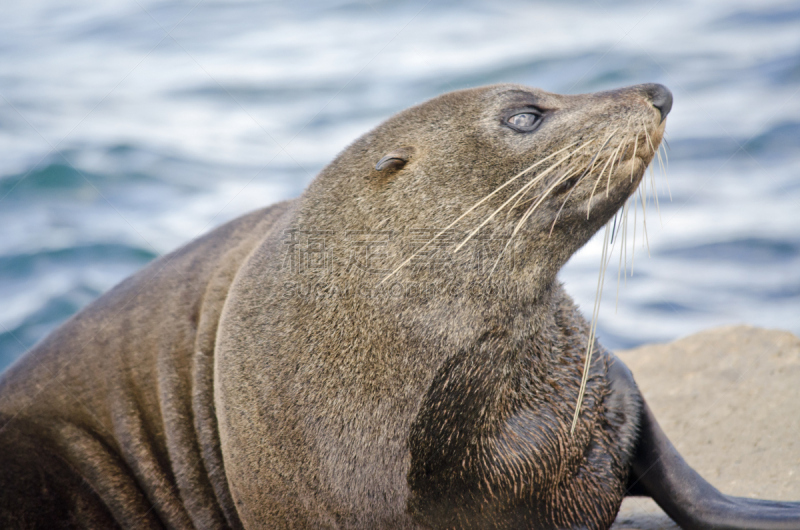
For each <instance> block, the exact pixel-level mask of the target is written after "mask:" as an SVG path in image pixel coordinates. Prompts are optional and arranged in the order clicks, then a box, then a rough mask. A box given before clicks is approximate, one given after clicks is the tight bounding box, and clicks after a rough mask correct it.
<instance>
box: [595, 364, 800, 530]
mask: <svg viewBox="0 0 800 530" xmlns="http://www.w3.org/2000/svg"><path fill="white" fill-rule="evenodd" d="M614 361H615V363H614V364H616V363H619V365H618V369H617V370H609V376H610V377H611V378H612V380H613V381H614V384H615V391H616V386H617V385H619V386H623V385H630V384H633V385H634V387H633V389H635V383H633V381H632V379H630V376H629V375H628V374H629V372H628V371H627V370H626V369H625V370H622V368H623V367H624V365H623V364H622V361H620V360H619V359H616V358H615V359H614ZM625 372H627V373H625ZM628 390H629V391H630V390H632V389H631V388H630V387H629V389H628ZM628 495H647V496H649V497H652V498H653V500H655V501H656V503H658V505H659V506H661V508H662V509H663V510H664V511H665V512H666V513H667V515H669V516H670V517H671V518H672V519H673V520H674V521H675V522H676V523H678V524H679V525H680V527H681V528H684V529H730V530H733V529H742V530H744V529H747V530H790V529H793V530H797V529H798V528H800V503H795V502H778V501H767V500H758V499H747V498H743V497H731V496H728V495H724V494H723V493H720V491H719V490H717V489H716V488H715V487H714V486H712V485H711V484H709V483H708V482H706V480H705V479H703V477H701V476H700V475H699V474H698V473H697V472H696V471H695V470H694V469H692V468H691V467H690V466H689V464H687V463H686V461H685V460H684V459H683V457H682V456H681V455H680V453H678V451H677V450H676V449H675V447H674V446H673V445H672V443H671V442H670V441H669V439H668V438H667V436H666V434H664V431H662V430H661V427H660V426H659V425H658V422H657V421H656V419H655V417H654V416H653V413H652V411H651V410H650V408H649V407H648V406H647V403H645V402H644V400H642V407H641V413H640V418H639V440H638V443H637V446H636V451H635V453H634V456H633V461H632V464H631V478H630V481H629V489H628Z"/></svg>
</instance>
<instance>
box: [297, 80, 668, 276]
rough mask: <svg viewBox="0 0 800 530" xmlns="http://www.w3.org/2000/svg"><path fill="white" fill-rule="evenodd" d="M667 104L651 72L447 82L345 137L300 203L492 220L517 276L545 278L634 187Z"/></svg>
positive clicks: (376, 213) (319, 210)
mask: <svg viewBox="0 0 800 530" xmlns="http://www.w3.org/2000/svg"><path fill="white" fill-rule="evenodd" d="M671 106H672V95H671V94H670V92H669V90H667V89H666V87H664V86H662V85H658V84H645V85H636V86H632V87H628V88H623V89H619V90H613V91H608V92H599V93H594V94H582V95H574V96H564V95H559V94H553V93H549V92H545V91H543V90H539V89H535V88H528V87H524V86H519V85H508V84H506V85H495V86H489V87H483V88H477V89H470V90H462V91H457V92H451V93H448V94H444V95H442V96H440V97H437V98H435V99H432V100H430V101H428V102H425V103H423V104H421V105H418V106H416V107H412V108H410V109H408V110H406V111H404V112H401V113H399V114H398V115H396V116H395V117H393V118H391V119H390V120H388V121H386V122H385V123H383V124H382V125H381V126H380V127H378V128H377V129H375V130H373V131H372V132H370V133H368V134H366V135H365V136H363V137H362V138H360V139H359V140H357V141H356V142H355V143H354V144H352V145H351V146H350V147H349V148H347V149H346V150H345V151H344V152H343V153H342V154H341V155H340V156H339V157H338V158H337V159H336V160H335V161H334V162H333V163H332V164H331V165H330V166H328V168H326V170H325V171H323V173H322V174H321V175H320V176H319V177H318V178H317V180H316V181H315V182H314V183H313V184H312V185H311V187H310V188H309V190H308V191H307V193H306V198H307V200H306V202H305V206H306V207H305V208H304V209H303V211H304V213H305V215H306V216H307V218H308V219H309V220H313V219H314V218H317V219H318V220H320V221H322V220H324V222H325V223H331V221H332V218H336V217H337V212H338V214H339V215H338V216H341V213H342V212H347V218H346V219H342V218H340V219H339V222H341V223H342V225H349V226H353V225H363V226H365V227H376V226H387V225H388V226H390V227H392V228H395V229H396V228H400V227H403V228H408V227H414V226H426V227H438V228H444V227H448V226H449V227H454V228H458V229H462V230H464V231H465V233H467V234H469V233H471V232H473V231H475V230H476V229H478V228H480V229H481V230H486V231H491V232H492V233H494V234H496V235H497V237H506V238H511V244H512V245H513V249H514V251H515V255H517V256H525V260H524V265H525V266H524V267H522V268H521V272H523V273H525V271H527V274H524V276H526V280H530V279H531V278H534V277H535V278H538V279H540V280H544V281H545V282H548V281H552V279H553V278H554V276H555V273H556V272H557V271H558V270H559V269H560V267H561V266H562V265H563V264H564V263H565V262H566V260H567V259H568V258H569V256H570V255H572V253H574V252H575V251H576V250H577V249H578V248H580V247H581V246H582V245H583V244H584V243H585V242H586V241H588V239H589V238H590V237H591V236H592V234H594V233H595V232H596V231H597V230H598V229H599V228H600V227H601V226H602V225H603V224H604V223H605V222H606V221H607V220H608V219H609V218H610V217H611V216H612V215H613V214H614V212H615V211H617V210H618V209H619V208H620V207H621V206H622V204H623V203H624V201H625V199H627V198H628V197H629V196H630V195H631V194H632V193H633V191H634V190H635V189H636V187H637V185H638V184H639V181H640V180H641V178H642V175H643V173H644V170H645V168H646V167H647V165H648V164H649V163H650V161H651V160H652V158H653V156H654V154H655V150H656V148H657V147H658V145H659V143H660V141H661V138H662V135H663V132H664V125H665V117H666V115H667V113H668V112H669V110H670V108H671ZM410 204H413V208H412V207H409V205H410ZM456 220H458V223H457V225H456V226H454V224H453V223H454V221H456ZM476 233H477V232H476ZM512 235H513V237H512Z"/></svg>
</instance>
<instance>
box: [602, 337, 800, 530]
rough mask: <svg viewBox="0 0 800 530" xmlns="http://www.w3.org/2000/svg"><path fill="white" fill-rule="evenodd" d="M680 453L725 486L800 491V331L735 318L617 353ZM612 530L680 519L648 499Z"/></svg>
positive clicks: (799, 495)
mask: <svg viewBox="0 0 800 530" xmlns="http://www.w3.org/2000/svg"><path fill="white" fill-rule="evenodd" d="M617 355H618V356H619V357H620V358H621V359H622V360H623V361H624V362H625V363H626V364H627V365H628V366H629V367H630V369H631V370H632V371H633V375H634V377H635V378H636V382H637V383H638V385H639V388H640V389H641V391H642V393H643V394H644V397H645V399H646V400H647V402H648V404H649V405H650V408H651V409H652V410H653V413H654V414H655V416H656V418H657V419H658V421H659V423H660V424H661V427H662V428H663V429H664V431H665V432H666V433H667V436H669V438H670V440H671V441H672V443H673V444H674V445H675V447H676V448H677V449H678V451H679V452H680V453H681V454H682V455H683V457H684V458H685V459H686V460H687V461H688V462H689V464H690V465H691V466H692V467H694V468H695V469H696V470H697V471H698V472H699V473H700V475H702V476H703V477H704V478H705V479H706V480H708V481H709V482H711V484H713V485H714V486H715V487H717V489H719V490H720V491H722V492H723V493H727V494H731V495H737V496H742V497H757V498H768V499H773V500H800V441H798V435H800V411H798V403H800V338H798V337H796V336H794V335H793V334H791V333H789V332H786V331H777V330H766V329H759V328H753V327H749V326H732V327H724V328H717V329H712V330H708V331H703V332H701V333H698V334H696V335H692V336H690V337H687V338H684V339H681V340H678V341H675V342H672V343H669V344H659V345H648V346H642V347H639V348H636V349H633V350H627V351H621V352H617ZM612 528H613V529H615V530H622V529H626V530H633V529H636V530H657V529H658V530H661V529H665V530H666V529H676V528H678V526H677V525H675V523H673V522H672V520H671V519H669V517H667V516H666V514H664V512H663V511H661V509H660V508H659V507H658V506H657V505H656V504H655V503H654V502H653V501H652V500H651V499H649V498H644V497H629V498H626V499H625V501H624V502H623V503H622V509H621V510H620V513H619V515H618V516H617V520H616V522H615V523H614V525H613V526H612Z"/></svg>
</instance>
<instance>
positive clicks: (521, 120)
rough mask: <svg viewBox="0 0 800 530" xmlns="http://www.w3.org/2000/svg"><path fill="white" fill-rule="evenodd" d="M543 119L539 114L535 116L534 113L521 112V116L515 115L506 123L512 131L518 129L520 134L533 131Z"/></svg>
mask: <svg viewBox="0 0 800 530" xmlns="http://www.w3.org/2000/svg"><path fill="white" fill-rule="evenodd" d="M541 119H542V117H541V116H540V115H539V114H534V113H533V112H520V113H519V114H514V115H513V116H510V117H509V118H508V119H507V120H506V122H507V123H508V124H509V125H510V126H511V128H512V129H516V130H518V131H520V132H526V131H530V130H533V128H534V127H536V126H537V125H538V124H539V120H541Z"/></svg>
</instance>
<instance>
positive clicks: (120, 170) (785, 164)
mask: <svg viewBox="0 0 800 530" xmlns="http://www.w3.org/2000/svg"><path fill="white" fill-rule="evenodd" d="M496 82H519V83H524V84H529V85H534V86H538V87H542V88H544V89H547V90H550V91H555V92H562V93H580V92H586V91H595V90H601V89H607V88H614V87H619V86H623V85H629V84H634V83H641V82H660V83H664V84H665V85H667V86H669V87H670V88H671V89H672V91H673V93H674V96H675V104H674V107H673V111H672V113H671V114H670V116H669V120H668V125H667V140H668V142H669V146H670V148H669V151H668V155H669V164H668V169H667V171H666V176H664V175H661V174H660V171H659V172H657V173H658V174H657V175H656V177H657V178H656V181H657V188H658V190H659V192H660V195H659V212H656V211H655V208H654V207H653V205H650V206H649V207H648V217H647V223H648V239H647V243H648V245H649V257H647V254H648V249H647V248H645V247H642V246H640V244H639V245H637V248H636V256H635V262H634V267H633V275H632V276H630V277H628V278H627V281H621V282H620V283H621V284H623V285H622V286H621V287H620V288H619V291H618V293H617V288H616V284H617V271H616V268H615V267H616V263H615V261H614V259H612V263H611V265H610V267H609V273H608V277H607V283H606V287H605V294H604V299H603V304H602V307H601V310H600V320H599V322H600V324H599V336H600V339H601V341H602V342H604V344H605V345H607V346H609V347H612V348H619V347H627V346H632V345H636V344H640V343H644V342H651V341H666V340H671V339H674V338H677V337H679V336H683V335H686V334H689V333H692V332H694V331H697V330H699V329H702V328H706V327H710V326H716V325H722V324H731V323H750V324H754V325H761V326H767V327H774V328H784V329H788V330H791V331H793V332H795V333H798V334H800V230H798V227H800V6H798V5H797V4H796V2H775V1H763V0H759V1H755V0H750V1H721V0H703V1H701V0H686V1H676V2H662V1H645V2H632V1H621V0H620V1H602V0H593V1H589V0H586V1H578V0H571V1H551V2H536V3H533V2H523V1H511V2H501V3H498V2H492V3H489V2H477V1H472V2H469V1H467V2H452V1H443V2H437V1H433V0H431V1H424V0H405V1H393V2H389V1H369V2H367V1H363V2H350V1H344V0H341V1H335V0H329V1H322V0H318V1H305V2H265V1H258V2H256V1H248V0H240V1H236V2H222V1H213V0H206V1H204V0H200V1H197V0H192V1H163V0H120V1H118V2H114V3H101V2H89V1H85V0H76V1H72V2H69V3H67V2H59V1H56V0H42V1H37V2H15V3H11V2H6V3H4V4H3V5H2V6H1V7H0V301H1V302H2V303H0V369H2V368H3V367H5V366H7V365H8V364H9V363H10V362H12V361H13V360H14V359H15V358H16V357H18V356H19V355H20V354H22V352H24V351H25V350H26V349H27V348H29V347H30V346H31V345H32V344H34V343H35V342H36V341H37V340H38V339H40V338H41V337H42V336H43V335H45V334H46V333H47V332H48V331H50V330H52V329H53V328H54V327H55V326H57V325H58V324H59V323H61V322H63V321H64V320H65V319H66V318H68V317H69V316H70V315H71V314H73V313H74V312H76V311H78V310H79V309H80V308H81V307H83V306H84V305H85V304H87V303H88V302H89V301H91V300H92V299H93V298H95V297H97V296H98V295H99V294H101V293H102V292H104V291H106V290H107V289H109V288H110V287H111V286H113V285H114V284H115V283H117V282H118V281H120V280H121V279H122V278H124V277H125V276H127V275H129V274H131V273H132V272H134V271H135V270H137V269H139V268H140V267H142V266H143V265H144V264H146V263H147V262H148V261H150V260H151V259H153V258H154V257H156V256H158V255H160V254H162V253H165V252H168V251H170V250H171V249H173V248H175V247H177V246H178V245H180V244H182V243H184V242H186V241H188V240H190V239H192V238H194V237H197V236H198V235H200V234H202V233H204V232H206V231H208V230H209V229H210V228H212V227H214V226H216V225H219V224H220V223H222V222H224V221H226V220H228V219H231V218H233V217H235V216H237V215H240V214H242V213H244V212H246V211H248V210H251V209H253V208H256V207H260V206H263V205H266V204H269V203H272V202H275V201H278V200H281V199H284V198H289V197H293V196H296V195H297V194H299V193H300V191H301V190H302V189H303V188H304V187H305V186H306V185H307V184H308V182H309V181H310V180H311V179H312V178H313V177H314V175H315V174H316V173H317V172H318V171H319V170H320V169H321V168H322V167H323V165H324V164H326V163H327V162H328V161H330V160H331V159H332V158H333V157H334V156H335V155H336V153H337V152H338V151H340V150H341V149H342V148H343V147H344V146H346V145H347V144H348V143H349V142H351V141H352V140H354V139H355V138H357V137H358V136H359V135H360V134H362V133H364V132H366V131H367V130H369V129H370V128H371V127H373V126H375V125H377V124H378V123H380V122H381V121H382V120H384V119H385V118H387V117H388V116H390V115H391V114H393V113H394V112H396V111H399V110H401V109H403V108H405V107H408V106H409V105H412V104H414V103H418V102H420V101H423V100H425V99H428V98H430V97H433V96H435V95H438V94H440V93H442V92H445V91H449V90H454V89H458V88H463V87H471V86H478V85H483V84H488V83H496ZM667 178H668V186H667ZM670 195H671V200H670ZM640 213H641V212H640ZM640 243H641V241H640ZM600 252H601V241H600V240H599V239H598V238H595V239H594V240H593V241H592V242H590V243H589V244H588V245H587V246H586V247H585V248H584V249H583V250H581V251H580V252H579V253H578V254H577V255H576V256H575V257H574V258H573V259H572V260H571V261H570V263H569V264H568V265H567V267H566V268H565V269H564V270H563V271H562V274H561V277H562V280H563V281H564V282H565V284H566V285H567V289H568V290H569V291H570V292H571V293H572V294H573V296H574V297H575V298H576V300H577V301H578V302H579V303H580V305H581V307H582V308H583V309H584V311H585V312H586V313H587V315H588V314H590V313H591V308H592V305H593V301H594V297H595V290H596V286H597V274H598V269H599V261H600ZM615 259H616V258H615Z"/></svg>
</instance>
